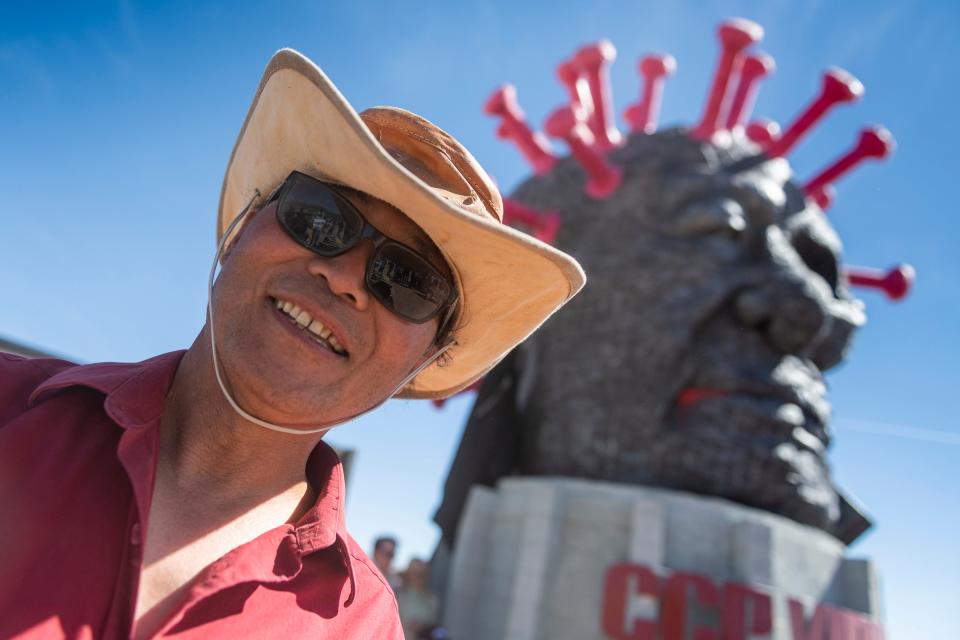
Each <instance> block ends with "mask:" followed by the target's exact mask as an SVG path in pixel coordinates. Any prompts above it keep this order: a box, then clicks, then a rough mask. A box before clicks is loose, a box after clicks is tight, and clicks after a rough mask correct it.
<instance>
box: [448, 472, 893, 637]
mask: <svg viewBox="0 0 960 640" xmlns="http://www.w3.org/2000/svg"><path fill="white" fill-rule="evenodd" d="M844 551H845V547H844V545H843V544H841V543H840V542H839V541H837V540H836V539H835V538H833V537H831V536H830V535H828V534H826V533H823V532H822V531H820V530H817V529H813V528H811V527H807V526H803V525H800V524H797V523H796V522H793V521H792V520H789V519H786V518H782V517H779V516H775V515H772V514H769V513H766V512H764V511H759V510H757V509H752V508H749V507H743V506H740V505H736V504H733V503H730V502H727V501H725V500H721V499H716V498H705V497H699V496H694V495H690V494H686V493H680V492H675V491H667V490H662V489H652V488H647V487H638V486H626V485H619V484H610V483H604V482H594V481H588V480H577V479H568V478H507V479H504V480H503V481H501V483H500V485H499V486H498V488H497V489H496V490H491V489H488V488H484V487H475V488H474V489H473V490H472V492H471V494H470V497H469V500H468V502H467V507H466V510H465V514H464V518H463V520H462V522H461V525H460V529H459V534H458V541H457V545H456V548H455V549H454V551H453V558H452V563H451V567H450V579H449V583H448V590H447V594H446V602H447V605H446V616H445V618H446V620H445V624H446V626H447V628H448V629H449V631H450V634H451V637H453V638H456V640H481V639H482V640H495V639H498V638H503V639H505V640H506V639H508V640H563V639H570V640H587V639H590V638H614V639H615V640H620V639H628V638H638V639H640V638H648V637H649V638H664V639H665V640H672V637H677V638H678V640H679V639H680V638H685V637H694V634H695V632H696V631H697V629H699V630H700V632H701V633H702V635H700V636H698V637H699V638H711V637H716V638H718V639H719V638H721V637H722V638H724V640H726V639H727V638H731V639H732V638H737V637H742V638H744V639H746V638H751V639H758V638H769V639H771V640H781V639H784V640H786V639H792V638H801V637H802V638H804V640H814V639H817V638H824V639H826V638H829V639H830V640H842V639H843V638H846V637H849V638H851V640H852V639H854V638H874V637H879V636H880V634H881V631H880V628H879V625H878V624H877V623H878V621H879V619H880V597H879V590H878V587H877V578H876V575H875V573H874V570H873V567H872V565H871V564H870V563H869V562H868V561H865V560H853V559H847V558H844ZM616 567H619V569H615V570H612V569H614V568H616ZM653 576H656V577H655V578H654V577H653ZM744 587H746V590H747V591H749V592H752V593H755V594H760V598H761V599H760V600H756V601H751V602H750V603H749V604H746V605H745V604H744V596H743V593H744ZM737 594H740V595H737ZM746 600H750V597H747V598H746ZM764 603H769V605H767V604H764ZM761 605H762V606H761ZM824 605H826V606H824ZM767 606H769V612H770V613H769V616H767V619H768V620H769V621H768V622H765V621H764V616H765V615H766V614H765V613H764V611H765V607H767ZM733 609H736V611H739V613H736V612H734V613H731V611H732V610H733ZM714 633H715V634H716V635H715V636H714V635H712V634H714Z"/></svg>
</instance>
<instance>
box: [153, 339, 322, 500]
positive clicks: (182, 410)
mask: <svg viewBox="0 0 960 640" xmlns="http://www.w3.org/2000/svg"><path fill="white" fill-rule="evenodd" d="M207 335H208V334H207V332H206V331H203V332H201V334H200V335H199V336H198V337H197V340H196V341H195V342H194V343H193V345H191V347H190V349H188V350H187V352H186V354H184V356H183V359H182V360H181V362H180V366H179V367H178V369H177V373H176V376H175V377H174V381H173V386H172V387H171V390H170V393H169V394H168V395H167V398H166V401H165V405H164V412H163V418H162V423H161V437H160V454H159V463H158V465H159V466H158V476H159V475H161V474H162V477H163V478H165V479H166V480H167V481H170V482H173V483H174V484H175V485H176V486H177V487H178V488H179V490H180V491H182V492H183V494H184V495H185V496H189V495H202V496H204V498H212V499H214V500H218V501H224V502H227V503H234V502H239V503H242V502H245V501H250V502H251V503H254V504H255V501H258V500H263V499H268V498H272V497H274V496H277V495H279V494H281V493H286V492H294V493H295V492H296V491H297V490H298V487H299V489H301V490H303V489H306V485H305V480H306V476H305V469H306V462H307V458H308V457H309V456H310V452H311V451H312V450H313V449H314V447H315V446H316V445H317V443H318V442H319V440H320V438H321V436H320V435H319V434H312V435H303V436H301V435H288V434H283V433H277V432H274V431H270V430H267V429H264V428H262V427H259V426H257V425H255V424H253V423H251V422H249V421H247V420H246V419H244V418H243V417H241V416H240V415H238V414H237V413H236V412H235V411H234V410H233V409H232V408H231V407H230V405H229V404H228V403H227V401H226V399H225V398H224V397H223V394H222V392H221V390H220V388H219V386H218V384H217V380H216V377H215V373H214V370H213V363H212V360H211V355H210V344H209V341H208V338H207Z"/></svg>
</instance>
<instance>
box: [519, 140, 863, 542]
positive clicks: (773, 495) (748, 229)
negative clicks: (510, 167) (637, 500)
mask: <svg viewBox="0 0 960 640" xmlns="http://www.w3.org/2000/svg"><path fill="white" fill-rule="evenodd" d="M611 155H612V157H613V158H614V159H615V161H617V162H618V163H619V164H620V165H621V166H622V167H624V180H623V183H622V184H621V186H620V187H619V189H618V190H617V192H615V193H614V194H613V195H612V196H611V197H610V198H608V199H606V200H599V201H598V200H593V199H591V198H589V197H587V196H586V195H584V194H583V192H582V177H579V176H580V175H582V174H581V172H580V169H579V167H578V166H576V165H575V163H573V161H570V160H567V161H564V162H563V163H561V164H560V165H558V167H557V168H556V169H555V170H554V171H553V172H552V173H551V174H549V175H547V176H542V177H537V178H533V179H531V180H530V181H528V182H527V183H525V184H524V185H522V186H521V187H520V188H519V189H518V191H517V193H516V197H518V199H520V200H521V201H522V202H524V203H526V204H529V205H532V206H534V207H536V208H538V209H539V210H541V211H558V212H560V213H561V215H562V216H563V220H564V223H563V228H562V229H561V231H560V235H559V236H558V241H557V244H558V246H559V247H560V248H562V249H564V250H566V251H569V252H570V253H572V254H573V255H574V256H576V257H577V258H578V259H579V260H580V262H581V263H582V264H583V266H584V269H585V271H586V272H587V274H588V277H589V285H588V286H587V287H586V289H585V290H584V292H583V294H582V295H580V296H579V297H578V298H577V299H576V300H574V301H573V302H572V303H571V304H570V305H569V306H568V307H567V308H566V309H564V311H563V312H562V313H559V314H557V316H556V317H555V318H554V319H552V320H551V321H550V322H548V323H547V324H546V325H545V326H544V327H543V329H542V330H541V331H539V332H538V333H537V334H536V335H535V336H534V337H533V338H532V339H531V340H530V341H529V342H528V344H526V345H524V347H523V349H524V350H525V351H526V353H527V359H528V360H527V361H529V362H532V363H533V364H535V368H527V369H526V371H531V372H535V373H533V374H532V377H533V378H534V379H533V380H531V381H530V382H528V383H523V382H521V385H520V386H521V387H522V388H524V389H527V395H526V396H525V397H526V400H525V406H524V411H525V414H526V418H527V419H528V420H529V421H531V422H532V423H533V424H534V425H536V427H535V428H534V429H532V435H531V436H530V437H527V438H525V440H524V443H525V444H524V446H525V448H526V451H525V456H526V465H527V472H530V473H538V474H540V473H544V474H560V475H577V476H586V477H594V478H603V479H609V480H614V481H621V482H635V483H645V484H654V485H663V486H668V487H675V488H680V489H686V490H691V491H695V492H698V493H707V494H714V495H721V496H724V497H728V498H732V499H734V500H737V501H739V502H745V503H747V504H753V505H756V506H760V507H762V508H765V509H768V510H771V511H775V512H778V513H782V514H784V515H788V516H791V517H794V518H795V519H797V520H799V521H802V522H807V523H809V524H814V525H817V526H822V527H825V528H826V527H829V526H830V525H831V524H832V523H833V522H835V521H836V518H837V517H838V512H837V509H838V506H837V496H836V493H835V491H834V489H833V486H832V484H831V482H830V478H829V472H828V470H827V466H826V462H825V460H826V455H825V454H826V451H825V450H826V447H827V445H828V444H829V440H830V438H829V432H828V430H827V422H828V415H829V404H828V403H827V399H826V387H825V384H824V381H823V379H822V372H823V371H826V370H827V369H829V368H831V367H833V366H834V365H835V364H837V363H838V362H839V361H840V360H841V359H842V357H843V355H844V352H845V350H846V348H847V346H848V343H849V341H850V338H851V337H852V334H853V332H854V331H855V329H856V328H857V327H858V326H860V325H861V324H862V323H863V321H864V316H863V312H862V306H861V304H860V302H859V301H857V300H855V299H853V298H852V297H851V296H850V295H849V293H848V292H847V290H846V288H845V286H844V283H843V280H842V277H841V275H840V272H839V252H840V242H839V239H838V238H837V236H836V234H835V232H834V231H833V229H832V227H831V226H830V224H829V222H828V221H827V219H826V217H825V216H824V215H823V214H822V213H821V212H820V211H819V210H815V209H812V208H809V207H808V206H807V204H806V202H805V199H804V197H803V194H802V193H801V192H800V191H799V190H798V189H797V188H796V187H795V186H793V185H792V184H791V183H789V178H790V176H789V167H788V166H787V165H786V163H785V162H784V161H782V160H775V161H764V160H763V158H758V157H755V156H754V155H753V154H752V153H751V152H748V151H747V150H746V148H745V147H744V146H742V145H739V146H738V145H734V146H733V147H731V148H716V147H710V146H704V145H701V144H700V143H698V142H696V141H693V140H690V139H689V138H688V137H687V136H686V135H684V134H683V133H682V132H677V131H666V132H663V133H658V134H656V135H654V136H637V137H632V138H631V140H630V142H629V143H628V144H627V145H626V146H625V147H624V148H622V149H619V150H617V151H615V152H613V153H612V154H611Z"/></svg>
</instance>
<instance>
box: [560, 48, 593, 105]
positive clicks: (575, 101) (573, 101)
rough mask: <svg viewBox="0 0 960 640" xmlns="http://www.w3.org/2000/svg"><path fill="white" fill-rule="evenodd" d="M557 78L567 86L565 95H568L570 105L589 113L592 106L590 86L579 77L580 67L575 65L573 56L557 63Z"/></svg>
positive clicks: (575, 61)
mask: <svg viewBox="0 0 960 640" xmlns="http://www.w3.org/2000/svg"><path fill="white" fill-rule="evenodd" d="M557 78H558V79H559V80H560V83H561V84H562V85H563V86H564V87H566V88H567V95H569V96H570V106H573V107H580V108H582V109H584V111H585V112H587V113H589V112H590V110H591V109H592V108H593V101H592V100H591V99H590V87H588V86H587V81H586V80H585V79H584V78H583V77H581V75H580V67H579V65H577V60H576V58H575V57H574V58H571V59H569V60H564V61H563V62H561V63H560V64H559V65H557Z"/></svg>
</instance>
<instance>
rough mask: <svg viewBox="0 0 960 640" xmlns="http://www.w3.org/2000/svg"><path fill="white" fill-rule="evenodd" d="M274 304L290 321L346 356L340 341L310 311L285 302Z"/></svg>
mask: <svg viewBox="0 0 960 640" xmlns="http://www.w3.org/2000/svg"><path fill="white" fill-rule="evenodd" d="M274 304H276V307H277V310H279V311H282V312H284V313H285V314H287V315H288V316H290V319H291V320H293V321H294V322H296V323H297V324H298V325H300V328H301V329H306V330H307V331H309V332H310V333H312V334H313V335H315V336H317V337H318V338H320V340H321V341H323V342H326V343H327V344H329V345H330V348H332V349H333V350H334V351H336V352H337V353H339V354H340V355H345V354H346V353H347V352H346V350H345V349H344V348H343V345H341V344H340V341H339V340H337V337H336V336H335V335H333V333H332V332H331V331H330V329H329V328H328V327H326V326H325V325H324V324H323V323H322V322H320V321H319V320H314V319H313V316H311V315H310V313H309V312H308V311H306V310H304V309H301V308H300V307H298V306H297V305H295V304H293V303H292V302H288V301H285V300H275V301H274Z"/></svg>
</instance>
